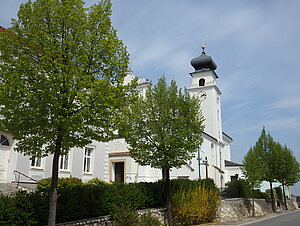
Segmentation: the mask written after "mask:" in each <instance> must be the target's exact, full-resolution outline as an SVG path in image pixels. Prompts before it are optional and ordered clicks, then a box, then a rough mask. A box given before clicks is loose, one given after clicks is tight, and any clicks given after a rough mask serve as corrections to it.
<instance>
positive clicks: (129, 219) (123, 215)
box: [112, 206, 161, 226]
mask: <svg viewBox="0 0 300 226" xmlns="http://www.w3.org/2000/svg"><path fill="white" fill-rule="evenodd" d="M112 220H113V225H116V226H128V225H131V226H161V223H160V221H159V220H158V219H157V218H156V217H155V216H153V215H152V214H151V213H144V214H142V215H141V216H139V214H138V212H137V211H135V210H132V209H131V208H129V207H128V206H126V207H124V206H121V207H117V208H116V212H115V213H114V214H112Z"/></svg>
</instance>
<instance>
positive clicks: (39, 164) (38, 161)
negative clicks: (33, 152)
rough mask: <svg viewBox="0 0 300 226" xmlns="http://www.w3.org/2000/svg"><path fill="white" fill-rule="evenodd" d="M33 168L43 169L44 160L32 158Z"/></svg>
mask: <svg viewBox="0 0 300 226" xmlns="http://www.w3.org/2000/svg"><path fill="white" fill-rule="evenodd" d="M31 167H36V168H41V167H42V158H41V157H36V156H32V157H31Z"/></svg>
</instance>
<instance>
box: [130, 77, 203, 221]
mask: <svg viewBox="0 0 300 226" xmlns="http://www.w3.org/2000/svg"><path fill="white" fill-rule="evenodd" d="M203 128H204V126H203V118H202V115H201V112H200V102H199V100H198V99H197V98H196V97H191V96H190V95H189V94H188V92H187V91H186V90H185V91H182V90H181V89H178V87H177V85H176V82H175V81H171V85H170V86H168V85H167V82H166V79H165V77H162V78H160V79H159V80H158V82H157V84H156V85H154V87H152V86H151V85H150V86H148V90H147V92H146V97H141V98H139V99H138V100H137V101H136V102H135V103H134V104H133V105H132V106H131V108H130V111H129V112H128V116H127V117H126V119H125V123H124V137H125V139H126V142H127V143H128V144H129V145H130V147H129V150H130V155H131V156H132V157H133V158H134V159H135V160H136V161H137V162H138V163H139V164H141V165H150V166H151V167H154V168H162V174H163V179H164V181H165V182H166V186H165V193H166V197H167V199H166V208H167V211H168V223H169V225H170V226H173V218H172V213H171V211H172V207H171V192H170V183H169V180H170V169H171V168H173V167H176V168H179V167H181V166H182V165H184V164H186V162H187V161H188V160H190V159H191V158H192V157H193V156H194V152H196V151H197V149H198V147H199V146H200V145H201V143H202V137H201V135H202V132H203Z"/></svg>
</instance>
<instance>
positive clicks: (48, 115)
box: [0, 0, 130, 225]
mask: <svg viewBox="0 0 300 226" xmlns="http://www.w3.org/2000/svg"><path fill="white" fill-rule="evenodd" d="M110 16H111V2H110V1H109V0H103V1H101V2H99V4H95V5H93V6H91V7H90V8H88V9H87V8H85V7H84V2H83V1H82V0H36V1H28V2H27V3H24V4H22V5H21V7H20V10H19V12H18V18H17V19H14V20H13V21H12V27H11V28H9V29H8V30H7V32H1V34H0V52H1V54H0V62H1V64H0V71H1V73H0V99H1V105H0V130H1V131H5V132H8V133H10V134H12V135H13V137H14V139H16V140H18V142H17V148H16V150H17V151H20V152H23V153H24V154H27V155H34V156H46V155H48V154H54V158H53V169H52V185H51V189H52V191H53V193H52V196H51V202H50V215H51V213H54V215H55V212H54V211H51V208H54V209H55V205H56V204H55V203H56V201H55V200H56V198H57V191H56V187H57V178H58V159H59V155H60V154H64V153H66V152H67V151H69V150H70V148H72V147H75V146H76V147H83V146H85V145H87V144H89V143H90V142H91V141H92V140H99V141H108V140H110V139H112V138H115V137H116V134H115V133H114V131H115V129H116V127H117V126H118V124H119V121H120V117H121V113H122V111H123V109H125V108H126V106H127V105H128V97H127V96H128V94H129V92H128V91H129V90H130V89H129V88H130V87H129V86H124V85H123V79H124V77H125V75H126V73H127V70H128V53H127V51H126V48H125V47H124V46H123V43H122V42H121V41H120V40H119V39H118V37H117V35H116V30H115V29H114V28H113V26H112V23H111V20H110ZM52 204H53V207H52ZM51 219H52V221H51V222H49V225H53V224H54V221H53V219H55V216H54V217H51ZM49 220H50V217H49Z"/></svg>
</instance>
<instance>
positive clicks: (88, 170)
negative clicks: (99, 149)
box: [82, 147, 94, 174]
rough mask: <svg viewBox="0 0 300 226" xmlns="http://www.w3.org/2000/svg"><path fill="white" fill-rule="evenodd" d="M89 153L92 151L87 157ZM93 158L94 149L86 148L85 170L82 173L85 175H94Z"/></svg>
mask: <svg viewBox="0 0 300 226" xmlns="http://www.w3.org/2000/svg"><path fill="white" fill-rule="evenodd" d="M87 151H90V154H89V155H87ZM93 157H94V148H92V147H85V148H84V153H83V168H82V171H83V173H84V174H92V173H93V172H92V169H93Z"/></svg>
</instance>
